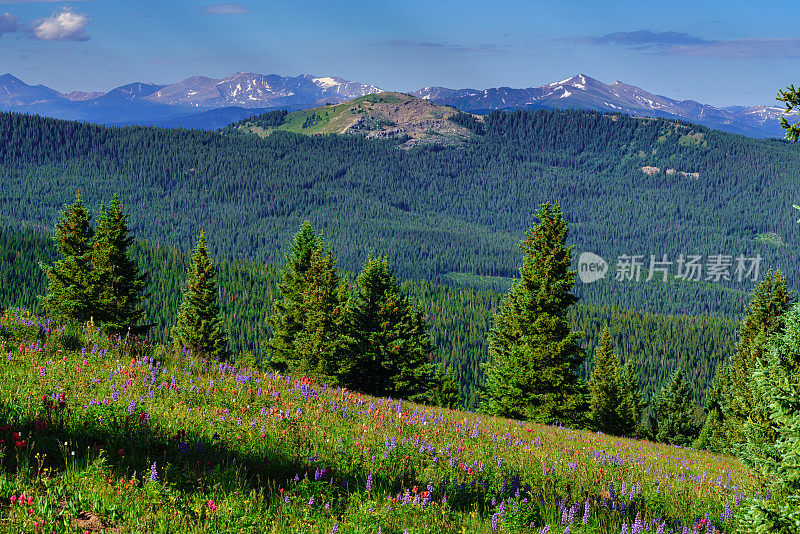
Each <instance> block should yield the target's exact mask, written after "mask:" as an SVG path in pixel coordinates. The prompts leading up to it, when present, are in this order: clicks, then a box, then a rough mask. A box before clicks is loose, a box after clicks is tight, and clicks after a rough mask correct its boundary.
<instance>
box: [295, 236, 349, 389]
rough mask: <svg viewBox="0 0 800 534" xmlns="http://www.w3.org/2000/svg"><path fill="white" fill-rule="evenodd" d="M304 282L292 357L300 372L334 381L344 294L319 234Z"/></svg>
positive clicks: (343, 344) (342, 342)
mask: <svg viewBox="0 0 800 534" xmlns="http://www.w3.org/2000/svg"><path fill="white" fill-rule="evenodd" d="M305 282H306V283H305V287H304V288H303V289H302V293H301V301H300V302H299V303H297V309H298V311H300V313H299V314H298V315H299V316H300V317H304V323H303V328H302V330H300V331H299V332H298V333H297V336H296V338H295V340H294V347H295V348H294V351H295V353H294V355H293V357H292V360H293V361H294V365H295V366H296V368H297V369H298V370H299V371H301V372H303V373H306V374H314V375H316V376H317V378H318V379H319V380H323V381H326V382H330V383H336V382H337V381H338V376H339V372H340V369H339V366H340V365H341V360H342V358H343V357H344V351H345V350H346V346H347V338H346V336H345V329H344V308H345V306H346V305H347V293H345V292H342V283H341V280H340V277H339V272H338V269H337V268H336V259H335V258H334V257H333V254H332V253H331V250H330V248H329V247H326V246H325V242H324V240H323V239H322V238H321V237H320V238H319V239H318V240H317V244H316V247H315V248H314V251H313V253H312V254H311V258H310V265H309V268H308V271H306V273H305Z"/></svg>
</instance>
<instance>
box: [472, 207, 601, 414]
mask: <svg viewBox="0 0 800 534" xmlns="http://www.w3.org/2000/svg"><path fill="white" fill-rule="evenodd" d="M538 218H539V224H537V225H536V226H534V227H533V228H532V229H531V230H530V231H529V232H528V233H527V234H526V239H525V240H524V241H523V242H522V243H521V244H520V247H521V248H522V250H523V252H524V258H523V265H522V268H521V269H520V275H521V277H520V279H519V280H517V281H515V282H514V284H513V286H512V287H511V290H510V291H509V292H508V294H507V295H506V296H505V298H504V299H503V302H502V305H501V307H500V311H499V312H498V313H497V315H496V316H495V322H494V326H493V328H492V330H491V332H490V333H489V353H490V355H491V362H490V363H489V364H488V365H486V367H485V369H486V375H487V378H486V386H485V392H484V401H483V404H482V409H483V410H484V411H486V412H488V413H491V414H495V415H502V416H506V417H514V418H519V419H527V420H534V421H538V422H541V423H562V424H565V425H570V426H583V425H584V424H585V422H586V418H587V415H588V408H589V404H588V399H587V397H588V391H587V388H586V384H585V383H584V382H583V381H582V380H581V379H580V378H579V376H578V367H579V366H580V364H581V363H582V362H583V360H584V359H585V357H586V355H585V353H584V351H583V349H581V347H580V346H579V345H578V344H577V340H578V339H580V338H581V337H582V336H583V333H577V332H572V331H570V328H569V323H568V322H567V318H566V312H567V309H568V308H569V306H571V305H572V304H574V303H575V302H577V300H578V298H577V297H576V296H575V295H573V294H572V293H571V290H572V287H573V285H574V283H575V281H574V277H575V274H576V272H575V271H572V270H570V254H571V250H572V247H566V246H565V243H566V239H567V223H566V222H565V221H564V219H563V217H562V214H561V208H560V207H558V206H557V205H556V206H555V207H554V206H551V205H550V204H543V205H542V206H541V209H540V210H539V212H538Z"/></svg>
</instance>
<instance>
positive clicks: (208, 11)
mask: <svg viewBox="0 0 800 534" xmlns="http://www.w3.org/2000/svg"><path fill="white" fill-rule="evenodd" d="M200 12H201V13H202V14H204V15H247V14H248V13H252V12H253V10H252V9H251V8H250V6H248V5H247V4H209V5H207V6H203V7H201V8H200Z"/></svg>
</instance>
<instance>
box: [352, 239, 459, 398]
mask: <svg viewBox="0 0 800 534" xmlns="http://www.w3.org/2000/svg"><path fill="white" fill-rule="evenodd" d="M357 282H358V289H357V291H356V293H355V295H354V296H353V297H352V298H351V299H350V301H349V304H348V307H347V319H348V327H349V332H350V337H351V343H350V346H349V347H348V352H347V358H346V360H345V364H344V365H343V368H342V382H343V383H344V384H345V385H346V386H348V387H350V388H352V389H357V390H359V391H363V392H365V393H369V394H372V395H378V396H393V397H402V398H406V399H410V400H413V401H421V402H424V401H426V400H431V396H433V397H436V396H437V395H436V393H432V392H431V390H436V389H437V388H438V389H439V390H442V391H445V390H446V386H445V384H444V383H437V382H438V381H439V378H437V377H440V379H442V380H443V379H444V378H445V376H444V375H437V370H436V366H435V364H433V363H431V361H430V355H431V353H432V352H433V342H432V341H431V338H430V335H429V334H428V332H427V328H426V322H425V316H424V314H423V312H422V310H420V309H419V308H417V307H416V306H414V305H413V304H412V303H411V302H410V301H409V299H408V297H406V296H404V295H402V294H401V292H400V284H399V282H398V281H397V279H396V278H395V276H394V273H393V272H392V270H391V269H390V268H389V265H388V262H387V260H386V258H383V257H375V256H373V255H372V254H371V253H370V255H369V257H368V258H367V261H366V262H365V263H364V267H363V269H362V270H361V273H360V274H359V275H358V279H357ZM451 393H452V392H450V394H451ZM443 397H446V395H443Z"/></svg>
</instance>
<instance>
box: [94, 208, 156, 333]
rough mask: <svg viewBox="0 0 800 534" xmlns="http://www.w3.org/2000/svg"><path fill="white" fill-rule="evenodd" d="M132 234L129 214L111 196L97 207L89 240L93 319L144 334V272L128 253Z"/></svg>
mask: <svg viewBox="0 0 800 534" xmlns="http://www.w3.org/2000/svg"><path fill="white" fill-rule="evenodd" d="M131 243H133V237H130V236H129V235H128V215H127V214H126V213H123V211H122V202H121V201H120V199H119V197H118V196H117V195H114V196H113V198H112V199H111V202H110V203H109V205H108V207H105V206H101V207H100V215H99V216H98V218H97V225H96V227H95V235H94V239H93V241H92V252H91V258H92V276H91V278H92V286H93V293H94V296H95V298H96V299H97V310H96V316H95V320H96V322H97V323H98V324H99V325H100V327H101V328H102V329H103V330H105V331H107V332H111V333H115V334H124V333H126V332H131V333H135V334H138V333H144V332H146V331H147V330H148V329H149V326H141V325H139V324H138V323H139V321H140V320H141V319H142V318H143V317H144V309H143V308H142V304H143V302H142V301H143V300H144V298H145V297H146V294H145V290H146V287H147V273H140V272H139V270H138V269H137V267H136V264H135V263H134V262H133V260H132V259H131V258H130V257H129V255H128V248H129V247H130V245H131Z"/></svg>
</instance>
